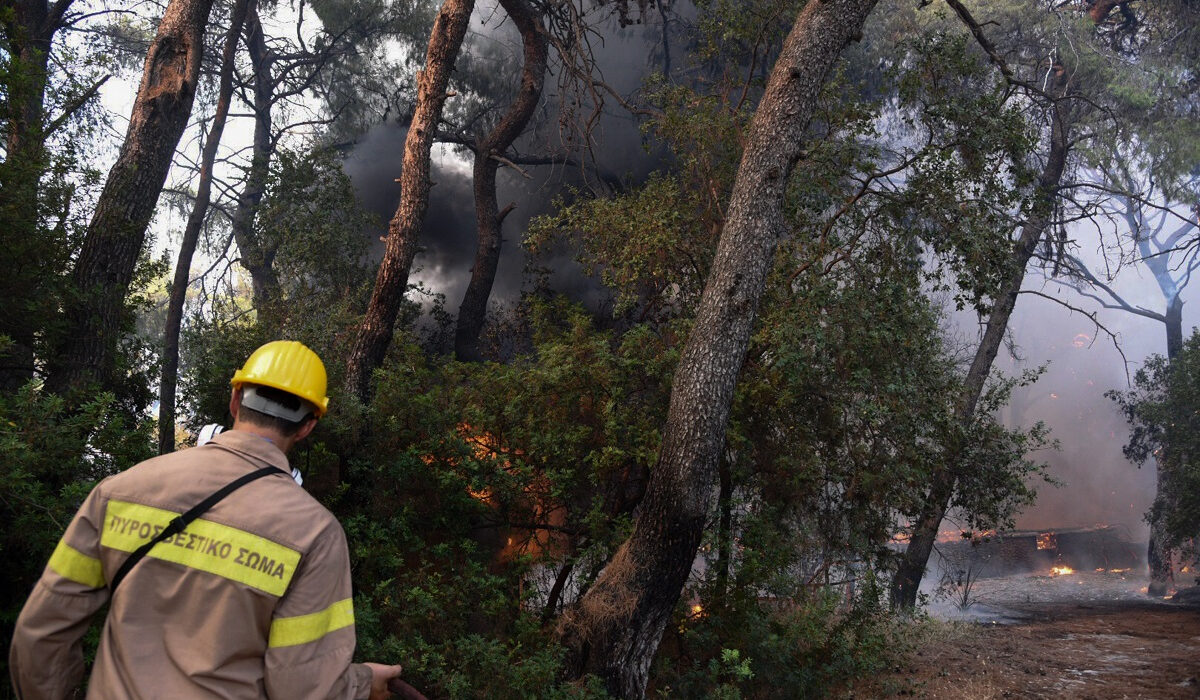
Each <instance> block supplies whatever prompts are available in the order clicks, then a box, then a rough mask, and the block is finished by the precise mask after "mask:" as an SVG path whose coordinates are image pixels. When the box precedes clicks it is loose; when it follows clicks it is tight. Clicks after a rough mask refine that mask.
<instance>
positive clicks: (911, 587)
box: [892, 65, 1071, 608]
mask: <svg viewBox="0 0 1200 700" xmlns="http://www.w3.org/2000/svg"><path fill="white" fill-rule="evenodd" d="M1054 76H1055V84H1054V85H1053V86H1052V90H1051V92H1050V94H1051V95H1052V96H1053V99H1055V102H1054V103H1053V104H1052V106H1051V109H1050V113H1051V120H1050V121H1051V123H1050V150H1049V153H1048V154H1047V156H1046V163H1045V165H1044V166H1043V168H1042V172H1041V175H1040V176H1039V177H1038V185H1037V191H1036V193H1035V195H1034V202H1033V210H1032V212H1031V213H1030V217H1029V219H1028V220H1027V221H1026V222H1025V225H1024V226H1022V228H1021V235H1020V236H1019V237H1018V239H1017V241H1016V243H1015V244H1014V245H1013V251H1012V257H1011V258H1010V259H1009V261H1008V277H1007V279H1006V280H1005V282H1004V284H1003V286H1002V287H1001V288H1000V289H999V290H997V293H996V295H995V300H994V302H993V305H992V309H991V312H990V313H989V314H988V319H987V325H986V327H985V329H984V333H983V338H982V339H981V340H980V342H979V347H977V348H976V350H975V356H974V358H973V359H972V361H971V367H970V369H969V370H968V371H967V376H966V378H965V379H964V381H963V388H962V394H961V395H960V396H959V400H958V405H957V406H956V407H955V417H956V419H957V420H958V422H959V424H960V425H961V426H962V430H963V432H965V431H966V428H967V427H968V426H969V425H970V424H971V422H972V421H974V419H975V407H976V406H977V405H978V403H979V398H980V396H981V395H982V394H983V389H984V386H985V385H986V383H987V378H988V375H989V374H990V373H991V369H992V363H993V362H994V361H995V359H996V354H997V353H998V352H999V350H1000V345H1001V344H1002V343H1003V341H1004V333H1005V331H1006V329H1007V328H1008V321H1009V318H1011V317H1012V312H1013V309H1014V308H1015V307H1016V304H1017V296H1018V295H1019V294H1020V292H1021V285H1022V283H1023V282H1024V281H1025V271H1026V267H1027V266H1028V265H1029V260H1030V258H1032V257H1033V253H1034V250H1035V249H1036V248H1037V245H1038V242H1039V241H1040V240H1041V239H1042V237H1043V236H1044V235H1045V233H1046V231H1047V230H1048V229H1049V228H1050V226H1051V224H1052V222H1053V214H1054V206H1055V198H1056V197H1057V193H1058V186H1059V183H1060V182H1061V181H1062V175H1063V171H1064V170H1065V169H1066V164H1067V155H1068V153H1069V151H1070V147H1071V144H1070V138H1069V132H1070V127H1071V116H1070V113H1071V110H1070V108H1069V107H1068V106H1067V105H1066V104H1065V103H1064V100H1065V99H1066V94H1067V78H1068V77H1067V72H1066V70H1065V69H1064V68H1063V67H1062V66H1058V65H1056V66H1054ZM960 451H961V450H960V449H958V448H955V447H953V446H952V447H951V449H950V450H948V452H947V458H946V459H947V461H946V463H945V464H943V465H941V467H940V468H939V469H937V470H936V471H935V472H934V474H933V475H932V476H931V479H930V482H931V483H930V487H929V491H928V493H927V496H926V498H925V502H924V507H923V509H922V511H921V513H920V515H919V516H918V517H917V519H916V521H915V522H914V523H913V527H912V535H911V539H910V540H909V543H908V547H906V548H905V551H904V556H903V557H901V560H900V564H899V567H898V569H897V571H896V574H895V577H894V578H893V580H892V604H893V605H894V606H896V607H900V608H911V607H913V606H914V605H915V604H916V601H917V591H918V589H919V588H920V585H921V578H922V577H923V576H924V575H925V567H926V566H927V565H928V563H929V556H930V554H932V552H933V545H934V543H935V542H936V541H937V535H938V530H939V529H940V528H941V525H942V520H943V518H945V516H946V511H947V510H948V509H949V508H950V503H951V501H952V499H953V497H954V489H955V486H956V484H957V482H958V476H957V470H959V469H969V468H970V466H969V465H962V464H958V460H957V457H956V455H957V454H958V453H959V452H960Z"/></svg>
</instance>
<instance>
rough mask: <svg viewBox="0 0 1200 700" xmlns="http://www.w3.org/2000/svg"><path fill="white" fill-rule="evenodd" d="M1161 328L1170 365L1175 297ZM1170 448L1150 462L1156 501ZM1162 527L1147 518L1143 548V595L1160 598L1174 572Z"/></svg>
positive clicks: (1178, 307) (1177, 338) (1177, 337)
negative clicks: (1145, 581)
mask: <svg viewBox="0 0 1200 700" xmlns="http://www.w3.org/2000/svg"><path fill="white" fill-rule="evenodd" d="M1163 325H1164V326H1165V327H1166V331H1167V362H1168V364H1169V365H1174V364H1175V360H1176V358H1178V357H1179V353H1180V352H1182V351H1183V300H1182V299H1180V297H1179V294H1176V295H1175V296H1174V297H1173V298H1171V299H1168V300H1167V312H1166V314H1164V316H1163ZM1171 453H1172V450H1171V445H1170V444H1166V445H1163V450H1162V454H1159V455H1158V456H1157V457H1156V458H1155V460H1154V462H1155V467H1154V495H1155V498H1156V499H1157V498H1158V497H1159V496H1160V495H1161V494H1162V492H1163V486H1164V485H1165V484H1164V482H1165V480H1166V479H1167V473H1168V471H1169V469H1167V465H1168V464H1169V461H1168V460H1172V459H1173V455H1172V454H1171ZM1168 541H1170V538H1169V537H1168V536H1167V532H1166V523H1165V522H1164V521H1163V518H1161V517H1151V518H1150V542H1149V544H1148V545H1147V546H1146V564H1147V565H1148V567H1149V569H1150V584H1149V585H1148V586H1147V587H1146V595H1149V596H1154V597H1161V596H1164V595H1166V594H1167V591H1168V590H1169V589H1170V587H1171V585H1172V584H1173V583H1174V582H1175V572H1174V569H1173V568H1172V559H1173V557H1174V552H1173V551H1172V548H1171V547H1170V546H1168V545H1167V542H1168Z"/></svg>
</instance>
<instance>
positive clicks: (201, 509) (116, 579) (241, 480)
mask: <svg viewBox="0 0 1200 700" xmlns="http://www.w3.org/2000/svg"><path fill="white" fill-rule="evenodd" d="M276 473H278V474H283V475H287V472H285V471H283V470H282V469H280V468H278V467H263V468H262V469H259V470H257V471H253V472H250V473H249V474H245V475H243V476H241V477H238V478H237V479H234V480H233V481H231V482H229V483H228V484H225V485H224V486H222V487H221V488H220V489H218V490H217V491H216V492H214V493H213V494H212V495H211V496H209V497H208V498H206V499H204V500H203V501H200V502H199V503H197V504H196V505H194V506H192V508H191V509H190V510H188V512H186V513H184V514H183V515H180V516H179V517H177V518H175V519H174V520H172V521H171V522H170V523H169V524H168V525H167V526H166V527H165V528H163V530H162V532H160V533H158V534H157V535H155V536H154V538H153V539H151V540H150V541H149V542H147V543H146V544H144V545H142V546H141V547H138V548H137V549H136V550H134V552H133V554H130V555H129V557H128V558H127V559H126V560H125V561H124V562H123V563H122V564H121V568H120V569H118V570H117V575H116V576H113V580H112V581H111V582H109V584H108V592H109V595H110V596H111V595H112V594H113V593H116V591H117V586H119V585H121V581H122V580H124V579H125V576H126V575H127V574H128V573H129V570H130V569H132V568H133V567H134V566H135V565H136V564H137V563H138V562H139V561H141V560H142V557H144V556H146V552H149V551H150V550H151V549H153V547H154V545H156V544H158V543H159V542H162V541H163V540H165V539H167V538H168V537H174V536H175V535H177V534H179V533H181V532H183V530H184V528H186V527H187V526H188V525H190V524H191V523H192V521H193V520H195V519H196V518H198V517H200V516H201V515H203V514H204V513H205V512H206V511H207V510H208V509H209V508H212V507H213V506H215V505H216V504H217V503H219V502H220V501H221V500H222V499H223V498H225V497H226V496H228V495H229V494H231V493H233V492H234V491H237V490H238V489H240V488H241V487H243V486H245V485H246V484H248V483H250V482H251V481H254V480H255V479H261V478H263V477H264V476H270V475H271V474H276Z"/></svg>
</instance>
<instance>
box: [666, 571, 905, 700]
mask: <svg viewBox="0 0 1200 700" xmlns="http://www.w3.org/2000/svg"><path fill="white" fill-rule="evenodd" d="M880 594H881V591H880V590H879V588H878V587H877V586H876V585H875V584H874V582H873V579H867V580H866V582H865V585H864V586H863V587H862V588H861V590H860V592H859V593H858V594H857V595H855V596H853V597H851V598H846V597H844V596H843V595H841V594H840V593H838V592H836V591H834V590H831V589H827V588H822V587H821V586H819V585H816V586H804V585H803V582H799V583H798V584H797V586H796V590H794V591H793V592H792V594H791V595H790V596H787V597H784V596H779V597H776V596H767V595H759V596H757V597H742V598H733V599H728V600H726V601H725V603H724V604H716V603H714V604H713V605H712V606H703V607H702V609H701V610H699V611H698V612H694V613H692V614H690V615H687V616H681V617H682V621H681V622H680V623H679V624H678V625H677V626H675V627H672V628H670V629H668V630H667V633H666V635H665V637H664V640H663V646H664V653H663V654H662V655H661V656H660V659H659V662H658V663H657V665H656V667H655V673H654V679H655V680H654V681H653V682H652V685H651V688H650V692H649V693H648V695H651V696H657V697H688V698H701V697H704V698H730V699H734V698H776V697H788V698H820V697H829V696H830V695H831V694H832V693H833V692H834V690H835V689H836V688H837V687H838V686H839V685H840V684H841V683H844V682H845V681H846V680H847V679H851V678H857V677H864V676H869V675H871V674H872V673H877V672H879V671H880V670H882V669H883V668H886V667H887V666H888V665H890V664H891V663H894V662H895V660H896V659H897V658H899V657H900V655H901V654H903V653H904V651H905V650H906V649H907V648H908V644H907V638H906V636H905V634H904V632H905V630H904V626H903V625H902V624H900V623H898V622H897V620H896V619H895V618H893V617H891V615H890V614H889V613H888V611H887V610H886V609H884V608H883V607H881V604H880V601H881V600H882V597H881V595H880Z"/></svg>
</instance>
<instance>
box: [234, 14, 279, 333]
mask: <svg viewBox="0 0 1200 700" xmlns="http://www.w3.org/2000/svg"><path fill="white" fill-rule="evenodd" d="M246 50H247V53H248V54H249V55H250V65H251V66H252V68H253V70H254V140H253V141H252V145H251V149H252V150H251V155H250V168H249V170H247V172H246V181H245V183H244V184H243V185H242V192H241V194H239V195H238V201H237V206H236V207H235V208H234V210H233V216H232V223H231V224H230V228H231V229H232V233H233V240H234V242H236V243H237V247H238V251H239V253H240V254H241V255H240V259H239V261H240V262H241V264H242V267H243V268H244V269H245V270H246V272H248V273H250V286H251V289H252V292H253V295H254V308H256V309H258V310H259V311H260V318H262V317H263V314H261V312H262V311H263V310H266V309H268V308H270V307H272V306H273V305H274V303H275V302H276V301H278V299H279V278H278V276H276V274H275V251H276V247H277V245H276V244H275V243H274V242H271V241H262V240H259V238H258V237H257V236H256V235H255V233H254V219H255V217H257V216H258V205H259V203H260V202H262V198H263V194H264V193H266V191H267V179H268V177H269V175H270V172H271V159H272V158H273V157H274V155H275V139H274V137H273V136H272V134H271V129H272V127H273V124H274V122H273V117H272V113H271V111H272V107H274V100H275V87H276V85H275V78H274V75H273V73H274V69H275V54H274V52H273V51H271V49H270V48H269V47H268V46H267V42H266V37H265V36H264V34H263V27H262V22H261V21H260V20H259V18H258V8H257V6H251V7H250V10H249V12H248V13H247V16H246Z"/></svg>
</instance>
